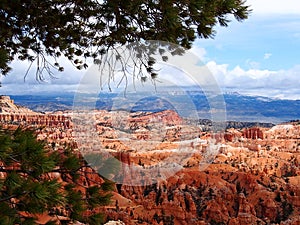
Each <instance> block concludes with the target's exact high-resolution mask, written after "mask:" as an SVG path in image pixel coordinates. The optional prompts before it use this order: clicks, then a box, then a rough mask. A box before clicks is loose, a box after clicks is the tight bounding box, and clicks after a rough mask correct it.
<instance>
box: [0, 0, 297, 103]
mask: <svg viewBox="0 0 300 225" xmlns="http://www.w3.org/2000/svg"><path fill="white" fill-rule="evenodd" d="M247 3H248V4H249V5H251V8H252V9H253V12H252V14H251V16H250V18H249V19H248V20H246V21H244V22H242V23H239V22H236V21H234V20H233V22H232V23H231V24H230V25H229V27H227V28H220V27H218V28H217V34H216V37H215V38H214V39H212V40H211V39H209V40H198V41H196V43H195V45H194V47H193V52H194V53H195V54H197V55H198V56H199V57H200V58H201V60H202V61H203V62H204V63H205V64H206V65H207V67H208V68H209V70H210V71H211V72H212V74H213V75H214V76H215V78H216V80H217V81H218V84H219V86H220V87H221V88H222V90H224V92H235V91H237V92H239V93H241V94H248V95H261V96H267V97H272V98H286V99H300V78H299V77H300V51H299V50H300V1H298V0H285V1H283V0H247ZM64 66H65V72H63V73H57V74H56V77H57V78H58V79H54V80H48V81H46V82H44V83H40V84H38V83H37V82H36V80H35V79H34V77H35V75H34V70H31V72H30V73H29V75H28V77H27V78H26V81H25V83H24V74H25V71H26V68H27V67H28V65H27V64H26V63H24V62H23V63H22V62H14V63H13V64H12V67H13V68H14V70H13V72H12V73H11V74H10V75H9V76H7V77H5V78H0V79H1V81H2V87H1V88H0V94H36V93H37V92H39V93H45V94H46V93H48V92H54V91H59V92H68V91H74V90H76V89H77V86H78V84H79V83H80V80H81V78H82V77H83V76H84V75H85V73H86V71H76V70H75V69H74V68H73V67H72V65H70V64H69V63H68V62H65V63H64Z"/></svg>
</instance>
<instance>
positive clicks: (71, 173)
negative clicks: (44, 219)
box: [0, 128, 112, 225]
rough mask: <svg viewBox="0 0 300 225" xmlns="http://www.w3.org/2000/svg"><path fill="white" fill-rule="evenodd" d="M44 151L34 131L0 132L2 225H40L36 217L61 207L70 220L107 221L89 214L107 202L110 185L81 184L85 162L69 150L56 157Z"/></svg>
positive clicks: (46, 150) (52, 153) (57, 154)
mask: <svg viewBox="0 0 300 225" xmlns="http://www.w3.org/2000/svg"><path fill="white" fill-rule="evenodd" d="M46 146H47V145H46V144H45V143H44V142H42V141H39V140H37V138H36V136H35V135H34V132H33V131H30V130H23V129H21V128H19V129H17V130H14V131H11V130H3V129H0V172H1V176H0V225H1V224H5V225H7V224H36V222H35V220H36V216H37V215H38V214H41V213H45V212H46V213H50V212H52V215H53V212H56V211H57V210H55V209H58V208H59V207H63V208H65V210H66V212H67V215H65V216H69V217H70V219H72V220H78V221H83V222H87V221H91V223H90V224H96V221H100V220H102V221H103V215H102V216H100V215H98V214H96V213H91V214H90V216H87V215H85V212H86V211H88V210H92V209H94V208H96V207H98V206H101V205H105V204H108V203H109V200H110V197H111V195H110V194H109V192H107V191H108V190H109V187H111V185H112V184H111V183H108V184H105V185H103V188H102V186H101V185H100V184H94V186H83V185H82V184H80V183H77V180H78V178H79V177H81V176H84V173H83V172H82V169H83V168H85V165H86V164H85V163H84V162H83V161H82V159H81V158H80V157H78V156H77V155H75V154H74V153H72V151H71V150H69V149H67V148H66V149H65V150H64V151H63V152H53V151H50V150H48V149H47V147H46ZM52 173H56V174H57V173H59V174H60V175H61V179H62V180H63V181H64V182H66V183H68V184H67V185H65V184H63V183H62V182H60V181H59V180H58V179H57V178H53V177H51V174H52ZM95 174H96V173H95ZM83 179H85V178H83ZM78 187H80V188H78ZM24 213H26V216H24V215H25V214H24ZM54 214H57V215H60V212H56V213H54Z"/></svg>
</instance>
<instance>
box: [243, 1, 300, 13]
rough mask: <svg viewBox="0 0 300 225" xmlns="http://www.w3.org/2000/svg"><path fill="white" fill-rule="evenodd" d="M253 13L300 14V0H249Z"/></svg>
mask: <svg viewBox="0 0 300 225" xmlns="http://www.w3.org/2000/svg"><path fill="white" fill-rule="evenodd" d="M246 3H247V5H250V6H251V9H253V14H300V1H298V0H284V1H283V0H247V1H246Z"/></svg>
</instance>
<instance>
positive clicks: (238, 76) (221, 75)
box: [207, 61, 300, 99]
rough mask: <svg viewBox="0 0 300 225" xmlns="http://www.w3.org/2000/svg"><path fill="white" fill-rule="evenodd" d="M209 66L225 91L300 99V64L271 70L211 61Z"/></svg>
mask: <svg viewBox="0 0 300 225" xmlns="http://www.w3.org/2000/svg"><path fill="white" fill-rule="evenodd" d="M207 67H208V68H209V70H210V71H211V72H212V73H213V75H214V76H215V78H216V79H217V81H218V83H219V85H220V87H221V88H222V89H223V90H225V91H238V92H240V93H242V94H250V95H261V96H266V97H273V98H285V99H300V89H299V86H300V80H299V76H300V65H298V66H295V67H293V68H291V69H289V70H280V71H271V70H259V69H249V70H245V69H242V68H241V67H239V66H236V67H235V68H234V69H232V70H230V69H228V65H226V64H223V65H218V64H217V63H216V62H214V61H211V62H208V63H207Z"/></svg>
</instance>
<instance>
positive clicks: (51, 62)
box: [0, 0, 251, 79]
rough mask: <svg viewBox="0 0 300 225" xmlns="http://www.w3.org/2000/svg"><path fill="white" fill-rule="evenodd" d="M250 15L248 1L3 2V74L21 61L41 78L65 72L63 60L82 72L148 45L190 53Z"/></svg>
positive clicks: (0, 22)
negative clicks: (130, 46) (93, 62)
mask: <svg viewBox="0 0 300 225" xmlns="http://www.w3.org/2000/svg"><path fill="white" fill-rule="evenodd" d="M250 11H251V10H250V9H249V6H247V5H246V2H245V1H244V0H189V1H186V0H150V1H149V0H147V1H146V0H134V1H124V0H104V1H99V0H84V1H80V0H59V1H58V0H49V1H45V0H30V1H25V0H13V1H12V0H1V1H0V27H1V29H0V72H1V74H7V73H8V72H9V70H10V69H11V68H10V67H9V63H10V62H11V61H13V60H14V59H16V58H18V59H20V60H28V61H29V62H36V64H37V68H38V69H37V73H36V75H37V78H38V79H42V78H43V76H42V75H43V72H47V73H48V74H50V75H51V74H52V70H51V69H53V68H55V69H57V70H59V71H62V70H63V67H62V66H61V65H60V63H59V60H58V58H59V57H60V56H65V57H66V58H67V59H69V60H70V61H71V62H72V63H73V64H74V66H76V67H77V68H78V69H81V68H86V67H87V63H86V59H87V58H94V59H96V58H97V57H98V56H101V55H102V54H104V53H105V52H106V51H107V50H109V49H111V48H114V47H116V46H119V45H124V44H126V43H130V42H136V41H143V40H159V41H166V42H170V43H173V44H178V45H180V46H182V47H184V48H190V47H191V46H192V43H193V42H194V41H195V39H196V38H211V37H213V36H214V35H215V26H216V25H218V24H219V25H220V26H228V24H229V22H230V20H231V16H232V17H233V18H235V19H236V20H238V21H242V20H244V19H246V18H247V17H248V15H249V13H250ZM48 56H50V57H48ZM51 58H52V59H51Z"/></svg>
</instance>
